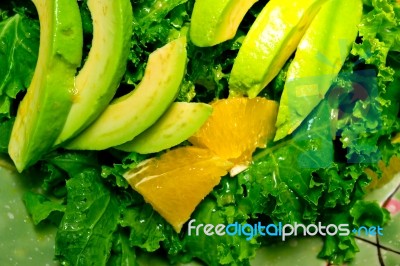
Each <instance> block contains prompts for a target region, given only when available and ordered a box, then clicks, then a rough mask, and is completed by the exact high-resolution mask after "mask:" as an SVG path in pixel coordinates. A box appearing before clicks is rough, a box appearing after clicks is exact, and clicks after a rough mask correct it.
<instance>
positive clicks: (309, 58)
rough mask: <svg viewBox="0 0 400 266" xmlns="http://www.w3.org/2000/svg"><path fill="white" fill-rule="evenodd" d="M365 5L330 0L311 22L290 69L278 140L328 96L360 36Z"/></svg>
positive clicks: (356, 2)
mask: <svg viewBox="0 0 400 266" xmlns="http://www.w3.org/2000/svg"><path fill="white" fill-rule="evenodd" d="M362 9H363V6H362V1H361V0H352V1H348V0H330V1H329V2H327V3H326V4H324V5H323V7H322V8H321V10H320V12H319V13H318V14H317V16H316V17H315V19H314V20H313V21H312V23H311V24H310V26H309V28H308V29H307V31H306V33H305V34H304V36H303V38H302V39H301V41H300V43H299V46H298V48H297V50H296V55H295V57H294V59H293V61H292V62H291V64H290V66H289V69H288V72H287V76H286V83H285V87H284V90H283V93H282V97H281V101H280V104H279V111H278V118H277V123H276V125H277V128H278V129H277V132H276V135H275V141H276V140H279V139H282V138H284V137H285V136H287V135H288V134H291V133H292V132H293V131H294V130H295V129H296V128H297V127H298V126H299V125H300V124H301V122H302V121H303V120H304V119H305V118H306V117H307V116H308V115H309V114H310V113H311V111H312V110H313V109H314V108H315V107H316V106H317V105H318V104H319V103H320V102H321V100H322V99H323V98H324V97H325V94H326V92H327V91H328V90H329V88H330V86H331V84H332V81H333V80H334V78H335V77H336V76H337V74H338V73H339V71H340V69H341V68H342V66H343V64H344V62H345V60H346V57H347V55H348V54H349V52H350V49H351V46H352V44H353V42H354V40H355V39H356V37H357V33H358V28H357V26H358V24H359V23H360V20H361V15H362ZM337 10H340V12H337ZM343 21H346V23H343ZM311 44H312V45H311Z"/></svg>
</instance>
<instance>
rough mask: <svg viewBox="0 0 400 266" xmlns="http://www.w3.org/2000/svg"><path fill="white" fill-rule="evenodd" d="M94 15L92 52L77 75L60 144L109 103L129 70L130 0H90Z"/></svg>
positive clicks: (131, 15) (86, 124)
mask: <svg viewBox="0 0 400 266" xmlns="http://www.w3.org/2000/svg"><path fill="white" fill-rule="evenodd" d="M87 4H88V6H89V10H90V12H91V15H92V19H93V40H92V47H91V50H90V52H89V56H88V58H87V60H86V62H85V64H84V66H83V68H82V70H81V71H80V72H79V74H78V76H77V78H76V88H75V91H76V93H75V94H74V98H73V105H72V108H71V111H70V113H69V115H68V118H67V121H66V123H65V125H64V128H63V131H62V132H61V134H60V136H59V137H58V139H57V141H56V145H57V144H59V143H61V142H63V141H65V140H67V139H69V138H71V137H73V136H74V135H76V134H77V133H79V132H80V131H82V130H83V129H84V128H85V127H87V126H88V125H89V124H90V123H91V122H93V121H94V120H95V119H96V117H97V116H98V115H99V114H100V113H101V112H102V111H103V110H104V109H105V108H106V107H107V105H108V104H109V103H110V101H111V100H112V98H113V97H114V95H115V92H116V90H117V88H118V85H119V83H120V81H121V78H122V76H123V74H124V73H125V68H126V63H127V60H128V56H129V48H130V40H131V35H132V19H133V14H132V5H131V3H130V1H129V0H113V1H110V0H88V2H87Z"/></svg>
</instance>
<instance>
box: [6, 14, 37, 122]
mask: <svg viewBox="0 0 400 266" xmlns="http://www.w3.org/2000/svg"><path fill="white" fill-rule="evenodd" d="M0 40H1V43H0V44H1V45H0V58H1V60H0V69H1V71H0V118H1V114H3V115H4V116H9V115H10V102H9V100H7V98H6V97H9V98H11V99H15V98H16V96H17V94H18V93H19V92H20V91H22V90H25V89H26V88H27V87H28V86H29V84H30V81H31V79H32V75H33V72H34V70H35V65H36V61H37V56H38V51H39V24H38V22H37V21H35V20H32V19H29V18H27V17H23V16H22V15H20V14H16V15H14V16H13V17H10V18H9V19H7V20H5V21H2V22H0ZM7 109H8V110H7Z"/></svg>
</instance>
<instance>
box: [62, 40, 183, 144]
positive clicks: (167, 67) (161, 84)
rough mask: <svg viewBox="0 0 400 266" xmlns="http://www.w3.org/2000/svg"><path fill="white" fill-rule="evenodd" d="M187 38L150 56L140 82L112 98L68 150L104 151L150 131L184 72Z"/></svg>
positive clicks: (177, 89)
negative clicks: (119, 96) (121, 94)
mask: <svg viewBox="0 0 400 266" xmlns="http://www.w3.org/2000/svg"><path fill="white" fill-rule="evenodd" d="M186 59H187V52H186V38H179V39H176V40H174V41H172V42H170V43H168V44H167V45H165V46H163V47H161V48H159V49H157V50H156V51H155V52H153V53H151V54H150V56H149V60H148V62H147V66H146V70H145V74H144V77H143V79H142V81H141V82H140V83H139V85H138V86H137V87H136V88H135V89H134V90H133V91H132V92H131V93H129V94H127V95H124V96H122V97H121V98H118V99H115V100H114V101H113V102H111V103H110V105H109V106H108V107H107V108H106V109H105V111H104V112H103V113H102V114H101V115H100V116H99V117H98V118H97V119H96V120H95V121H94V122H93V124H91V125H90V126H89V127H88V128H86V129H85V130H84V131H83V132H82V133H81V134H79V135H78V136H77V137H76V138H75V139H72V140H71V142H69V143H67V144H66V146H65V147H66V148H67V149H78V150H103V149H106V148H110V147H113V146H117V145H120V144H123V143H125V142H127V141H130V140H132V139H133V138H134V137H136V136H137V135H139V134H140V133H142V132H143V131H144V130H146V129H147V128H149V127H150V126H151V125H152V124H154V122H156V121H157V119H158V118H160V117H161V115H162V114H163V113H164V112H165V111H166V110H167V109H168V107H169V106H170V105H171V103H172V102H173V101H174V100H175V98H176V96H177V93H178V91H179V88H180V84H181V82H182V79H183V76H184V73H185V70H186Z"/></svg>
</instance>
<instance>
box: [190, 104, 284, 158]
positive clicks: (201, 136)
mask: <svg viewBox="0 0 400 266" xmlns="http://www.w3.org/2000/svg"><path fill="white" fill-rule="evenodd" d="M212 107H213V113H212V115H211V117H210V118H209V119H208V121H207V122H206V123H205V124H204V125H203V127H202V128H201V129H200V130H199V131H198V132H197V133H196V134H194V135H193V136H192V137H191V138H190V139H189V141H190V142H191V143H192V144H193V145H195V146H198V147H204V148H208V149H210V150H211V151H213V152H214V153H215V154H216V155H218V156H220V157H221V158H224V159H227V160H230V161H232V162H233V163H235V164H247V163H249V162H250V161H251V156H252V153H253V152H254V150H255V149H256V148H264V147H265V146H266V143H267V142H268V141H269V140H271V139H272V138H273V137H274V134H275V130H276V129H275V122H276V116H277V111H278V104H277V102H275V101H271V100H267V99H265V98H260V97H257V98H253V99H249V98H243V97H240V98H239V97H238V98H230V99H223V100H217V101H215V102H214V103H212Z"/></svg>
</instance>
